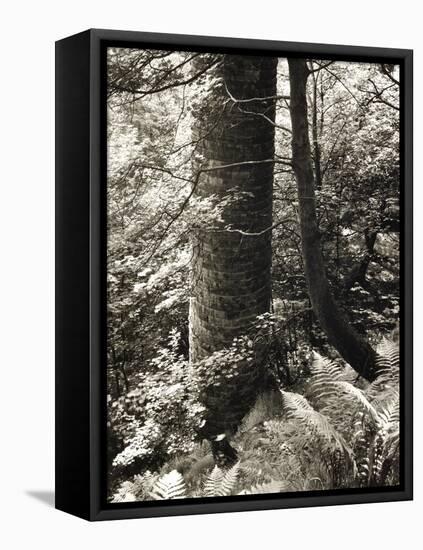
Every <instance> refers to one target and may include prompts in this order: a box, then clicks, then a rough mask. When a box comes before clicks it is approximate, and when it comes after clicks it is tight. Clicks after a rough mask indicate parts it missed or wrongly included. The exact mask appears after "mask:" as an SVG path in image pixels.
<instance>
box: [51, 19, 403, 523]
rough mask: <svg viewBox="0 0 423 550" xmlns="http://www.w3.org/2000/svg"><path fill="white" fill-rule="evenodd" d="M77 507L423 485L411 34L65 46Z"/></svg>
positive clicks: (222, 508)
mask: <svg viewBox="0 0 423 550" xmlns="http://www.w3.org/2000/svg"><path fill="white" fill-rule="evenodd" d="M56 312H57V313H56V350H57V351H56V507H57V508H58V509H60V510H63V511H66V512H69V513H71V514H75V515H77V516H80V517H82V518H85V519H89V520H105V519H119V518H137V517H151V516H166V515H176V514H199V513H211V512H229V511H242V510H265V509H270V508H287V507H299V506H321V505H334V504H352V503H366V502H381V501H398V500H408V499H411V498H412V52H411V51H410V50H399V49H384V48H366V47H356V46H334V45H322V44H304V43H290V42H273V41H264V40H263V41H262V40H241V39H234V38H212V37H201V36H180V35H167V34H149V33H138V32H121V31H111V30H89V31H86V32H83V33H80V34H77V35H74V36H71V37H69V38H65V39H64V40H60V41H58V42H57V43H56Z"/></svg>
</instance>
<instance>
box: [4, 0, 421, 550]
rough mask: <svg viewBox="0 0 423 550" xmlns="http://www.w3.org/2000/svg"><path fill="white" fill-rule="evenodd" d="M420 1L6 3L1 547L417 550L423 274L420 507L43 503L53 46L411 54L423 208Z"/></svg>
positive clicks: (49, 463)
mask: <svg viewBox="0 0 423 550" xmlns="http://www.w3.org/2000/svg"><path fill="white" fill-rule="evenodd" d="M418 5H419V3H418V2H417V1H409V0H402V1H400V2H398V0H396V1H395V2H394V1H391V0H385V1H383V2H381V1H373V2H372V1H369V0H365V1H362V0H354V2H342V1H340V0H337V1H329V0H327V1H326V0H310V1H308V0H307V1H305V0H299V1H297V2H292V1H291V2H284V1H283V0H276V1H270V0H259V1H258V0H256V1H254V2H251V1H249V0H244V1H237V2H235V1H232V2H231V1H230V0H225V1H223V2H220V1H217V0H213V1H212V0H198V1H197V2H196V1H188V0H173V1H172V0H166V1H165V0H156V1H153V0H149V1H147V2H146V1H144V2H143V1H142V0H137V1H129V0H114V1H109V0H102V1H100V0H95V1H94V0H91V1H90V0H83V1H81V0H70V1H67V2H60V1H59V0H57V1H56V2H48V1H45V0H38V1H32V2H31V1H26V2H18V1H16V0H15V2H11V1H10V2H3V3H2V7H1V8H0V10H1V14H0V19H1V22H2V29H1V32H0V37H1V38H0V40H1V52H0V75H1V76H0V78H1V83H0V94H1V100H0V108H1V117H0V140H1V149H0V150H1V159H2V160H1V163H0V178H1V179H0V182H1V183H0V185H1V187H0V261H1V263H0V266H1V267H0V279H1V284H0V320H1V326H0V336H1V338H0V342H1V347H0V361H1V363H0V364H1V374H0V408H1V411H0V413H1V415H0V421H1V424H0V425H1V429H0V449H1V450H0V463H1V467H0V508H1V511H0V525H1V527H0V545H1V546H2V547H3V548H5V549H7V550H8V549H14V548H47V549H50V548H60V549H61V550H62V549H63V550H65V549H68V548H69V549H70V548H72V549H73V550H75V549H77V548H88V547H90V546H91V547H92V548H94V547H96V548H99V549H102V550H103V549H108V548H113V549H119V550H122V549H127V548H142V547H144V548H147V547H155V548H159V549H161V548H184V549H185V548H197V549H208V548H221V549H224V550H226V549H227V548H232V547H233V548H260V547H263V548H266V547H271V548H296V549H302V548H312V549H313V550H319V549H323V548H324V549H325V550H328V549H332V548H333V549H335V548H336V549H339V548H342V549H343V550H349V549H354V550H357V549H363V550H367V549H372V548H380V549H383V550H387V549H394V548H395V549H397V548H400V547H401V546H402V545H404V546H407V545H408V546H409V547H411V548H412V549H415V548H418V547H419V546H420V544H421V539H422V535H421V529H422V518H423V514H422V512H423V507H422V496H421V494H422V470H423V469H422V467H421V464H422V456H423V449H422V438H421V435H420V434H421V433H422V432H423V419H422V399H421V398H420V396H419V390H420V391H421V388H422V375H421V369H420V359H421V355H422V354H421V351H419V347H420V346H419V336H420V334H421V327H422V322H421V320H420V319H421V313H420V312H421V310H422V305H423V303H422V292H421V287H420V281H421V279H420V277H421V271H420V273H419V271H417V273H416V289H415V297H416V306H415V309H416V330H415V335H416V336H415V339H416V355H415V387H416V389H417V391H416V406H415V425H416V430H415V432H416V445H415V457H416V460H415V464H416V468H415V501H414V502H404V503H387V504H371V505H369V504H368V505H359V506H344V507H331V508H311V509H299V510H285V511H271V512H255V513H245V512H244V513H237V514H219V515H214V516H197V517H182V518H164V519H152V520H127V521H120V522H117V521H114V522H106V523H97V524H89V523H87V522H84V521H82V520H80V519H77V518H73V517H71V516H68V515H66V514H63V513H61V512H58V511H56V510H54V509H53V508H52V507H51V505H50V506H49V505H47V504H46V502H45V501H46V500H47V501H52V495H51V491H52V490H53V466H54V460H53V457H54V446H53V445H54V438H53V427H54V416H53V411H54V407H53V404H54V400H53V387H54V386H53V382H54V378H53V376H54V338H53V334H54V331H53V329H54V324H53V314H54V298H53V297H54V292H53V288H54V287H53V284H54V280H53V266H54V263H53V262H54V249H53V244H54V240H53V239H54V217H53V208H54V200H53V199H54V194H53V188H54V187H53V184H54V177H53V175H54V160H53V159H54V157H53V152H54V41H55V40H57V39H59V38H63V37H65V36H67V35H70V34H74V33H76V32H79V31H81V30H85V29H87V28H89V27H97V28H113V29H127V30H136V31H156V32H168V33H182V34H184V33H185V34H205V35H215V36H219V35H220V36H236V37H249V38H263V39H273V40H291V41H307V42H327V43H335V44H336V43H338V44H339V43H340V44H356V45H366V46H389V47H398V48H413V49H414V50H415V90H416V91H415V95H416V104H415V123H416V134H415V138H416V139H415V151H416V152H417V153H416V167H415V204H416V205H417V207H418V205H421V204H422V200H423V197H422V190H421V186H420V185H419V184H420V180H421V175H422V170H421V162H420V158H419V154H418V153H419V152H421V151H422V146H423V144H422V136H421V124H420V123H421V120H422V117H421V115H422V107H421V105H422V101H421V97H420V96H421V92H422V89H423V86H422V61H421V57H422V47H421V36H422V33H423V30H422V18H421V15H420V14H419V13H418V12H419V10H418ZM416 210H417V209H416ZM419 210H420V209H419V208H418V210H417V213H418V212H419ZM422 228H423V224H422V223H421V217H420V216H418V215H416V224H415V242H416V243H417V246H416V251H415V253H416V256H415V265H416V268H417V270H418V269H419V267H420V262H421V259H422V258H421V253H420V251H419V243H421V242H422V237H423V235H422ZM419 275H420V276H419ZM420 349H421V347H420ZM75 399H77V397H75ZM37 495H38V496H37ZM40 496H41V497H42V498H41V500H40ZM413 541H414V542H413Z"/></svg>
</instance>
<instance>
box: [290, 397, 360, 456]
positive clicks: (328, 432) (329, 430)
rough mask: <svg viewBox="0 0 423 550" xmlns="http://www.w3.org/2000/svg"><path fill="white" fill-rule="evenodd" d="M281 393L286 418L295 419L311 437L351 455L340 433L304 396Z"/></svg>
mask: <svg viewBox="0 0 423 550" xmlns="http://www.w3.org/2000/svg"><path fill="white" fill-rule="evenodd" d="M281 393H282V397H283V403H284V409H285V412H286V415H287V417H288V418H290V419H295V420H297V421H298V422H299V423H300V425H301V426H302V427H303V429H305V430H306V431H308V432H309V434H310V436H311V437H317V438H320V439H323V440H325V441H326V442H327V443H329V445H330V447H338V448H340V449H342V450H343V451H344V452H345V453H346V454H347V455H351V449H350V448H349V446H348V445H347V443H346V441H345V440H344V438H343V437H342V436H341V434H340V433H339V432H338V431H337V430H336V429H335V428H334V427H333V426H332V424H331V423H330V422H329V420H328V418H326V416H324V415H323V414H321V413H319V412H317V411H316V410H315V409H313V407H312V406H311V405H310V403H309V402H308V401H307V399H306V398H305V397H303V396H302V395H300V394H297V393H292V392H285V391H281Z"/></svg>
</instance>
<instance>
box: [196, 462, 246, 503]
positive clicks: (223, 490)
mask: <svg viewBox="0 0 423 550" xmlns="http://www.w3.org/2000/svg"><path fill="white" fill-rule="evenodd" d="M239 464H240V463H239V462H237V463H236V464H234V465H233V466H232V468H229V470H227V471H226V472H225V471H223V470H222V469H221V468H219V467H218V466H215V467H214V468H213V470H212V471H211V473H210V474H209V475H208V476H207V478H206V481H205V484H204V495H205V496H206V497H224V496H228V495H230V494H231V493H232V491H233V489H234V487H235V485H236V482H237V480H238V473H239Z"/></svg>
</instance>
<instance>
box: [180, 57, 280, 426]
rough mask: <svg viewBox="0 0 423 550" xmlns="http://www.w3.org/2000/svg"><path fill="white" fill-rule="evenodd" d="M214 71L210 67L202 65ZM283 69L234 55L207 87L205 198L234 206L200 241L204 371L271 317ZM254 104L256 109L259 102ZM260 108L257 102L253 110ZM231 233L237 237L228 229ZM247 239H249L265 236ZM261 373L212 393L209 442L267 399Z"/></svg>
mask: <svg viewBox="0 0 423 550" xmlns="http://www.w3.org/2000/svg"><path fill="white" fill-rule="evenodd" d="M196 63H197V64H200V63H207V57H206V56H204V57H203V58H202V59H197V61H196ZM276 67H277V59H274V58H270V57H254V56H236V55H225V56H224V57H223V61H222V62H221V63H220V64H219V65H217V66H216V67H214V68H213V69H212V71H211V73H210V74H209V75H208V79H209V80H207V79H206V80H205V82H204V86H207V85H208V86H209V89H208V93H207V97H206V99H205V101H204V102H202V104H201V106H200V108H199V109H196V110H195V112H194V113H193V114H194V124H193V136H194V140H195V141H197V142H198V146H197V153H196V157H195V159H194V173H195V174H197V175H198V174H200V176H199V177H198V181H197V183H196V188H195V194H196V195H197V196H198V197H203V198H207V197H208V198H210V197H214V199H215V200H216V202H219V201H221V200H222V199H228V197H231V201H230V203H229V204H228V205H227V206H225V207H224V209H223V213H222V220H221V221H220V222H219V223H216V224H214V227H212V228H211V227H205V228H200V229H199V230H198V231H197V233H196V235H195V236H194V242H193V260H192V292H191V296H192V297H191V303H190V360H191V364H192V366H193V368H195V364H196V363H197V362H198V361H200V360H202V359H204V358H205V357H208V356H209V355H211V354H212V353H213V352H216V351H218V350H221V349H223V348H227V347H230V346H231V344H232V341H233V339H234V337H238V336H241V335H244V334H246V333H248V330H249V329H250V327H251V324H252V322H253V321H254V320H255V318H256V317H257V315H259V314H261V313H264V312H267V311H269V310H270V301H271V252H272V250H271V231H264V232H263V230H265V229H268V228H269V227H270V226H271V225H272V193H273V157H274V117H275V101H274V98H272V99H266V100H257V99H254V98H267V97H269V96H270V97H273V96H275V94H276ZM252 99H254V100H252ZM244 100H252V101H244ZM228 228H229V229H230V230H227V229H228ZM260 232H262V233H261V234H259V235H246V234H245V233H260ZM259 371H260V369H259V365H257V363H256V364H255V365H254V366H253V367H251V365H250V366H248V370H247V371H246V372H244V374H243V376H242V379H241V378H238V379H234V380H233V382H232V383H231V381H229V380H228V383H227V384H225V389H224V391H223V389H217V390H216V389H215V390H214V391H213V390H212V389H209V390H207V395H206V396H205V404H206V406H207V409H208V420H207V427H206V431H207V432H208V436H211V435H213V434H214V435H217V434H219V433H222V432H224V431H231V430H233V429H234V428H235V427H236V426H237V424H238V423H239V421H240V420H241V418H242V417H243V416H244V414H245V413H246V412H247V411H248V409H249V408H250V407H251V405H252V404H253V403H254V400H255V398H256V396H257V393H258V391H259V390H260V387H259V382H258V380H257V377H258V373H259Z"/></svg>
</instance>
